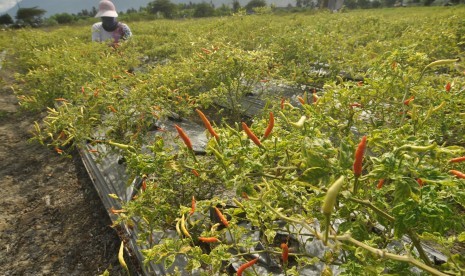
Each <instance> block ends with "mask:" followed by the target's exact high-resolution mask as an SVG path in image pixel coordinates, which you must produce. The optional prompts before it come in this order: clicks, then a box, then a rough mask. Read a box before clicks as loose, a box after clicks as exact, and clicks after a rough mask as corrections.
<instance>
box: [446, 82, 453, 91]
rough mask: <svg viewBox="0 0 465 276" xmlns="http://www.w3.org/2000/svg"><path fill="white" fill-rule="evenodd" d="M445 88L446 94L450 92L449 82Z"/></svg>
mask: <svg viewBox="0 0 465 276" xmlns="http://www.w3.org/2000/svg"><path fill="white" fill-rule="evenodd" d="M445 88H446V91H447V92H450V89H451V88H452V85H451V84H450V82H448V83H447V84H446V86H445Z"/></svg>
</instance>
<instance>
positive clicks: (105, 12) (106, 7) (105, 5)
mask: <svg viewBox="0 0 465 276" xmlns="http://www.w3.org/2000/svg"><path fill="white" fill-rule="evenodd" d="M95 17H118V13H117V12H116V8H115V5H113V3H112V2H111V1H108V0H102V1H100V3H98V13H97V14H96V15H95Z"/></svg>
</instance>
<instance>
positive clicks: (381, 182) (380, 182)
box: [376, 178, 384, 190]
mask: <svg viewBox="0 0 465 276" xmlns="http://www.w3.org/2000/svg"><path fill="white" fill-rule="evenodd" d="M383 185H384V178H383V179H380V180H379V181H378V185H376V188H377V189H378V190H379V189H381V188H383Z"/></svg>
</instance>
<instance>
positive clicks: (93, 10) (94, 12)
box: [89, 7, 97, 17]
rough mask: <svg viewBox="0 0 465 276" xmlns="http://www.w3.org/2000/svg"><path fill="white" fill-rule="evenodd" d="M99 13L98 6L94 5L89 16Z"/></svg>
mask: <svg viewBox="0 0 465 276" xmlns="http://www.w3.org/2000/svg"><path fill="white" fill-rule="evenodd" d="M96 15H97V8H96V7H92V11H91V12H90V14H89V16H90V17H94V16H96Z"/></svg>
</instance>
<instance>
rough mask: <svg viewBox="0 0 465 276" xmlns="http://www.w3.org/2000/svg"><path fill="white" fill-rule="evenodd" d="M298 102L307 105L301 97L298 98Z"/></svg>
mask: <svg viewBox="0 0 465 276" xmlns="http://www.w3.org/2000/svg"><path fill="white" fill-rule="evenodd" d="M297 100H299V102H300V103H301V104H302V105H304V104H305V100H304V98H302V97H301V96H297Z"/></svg>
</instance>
